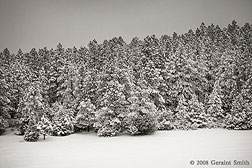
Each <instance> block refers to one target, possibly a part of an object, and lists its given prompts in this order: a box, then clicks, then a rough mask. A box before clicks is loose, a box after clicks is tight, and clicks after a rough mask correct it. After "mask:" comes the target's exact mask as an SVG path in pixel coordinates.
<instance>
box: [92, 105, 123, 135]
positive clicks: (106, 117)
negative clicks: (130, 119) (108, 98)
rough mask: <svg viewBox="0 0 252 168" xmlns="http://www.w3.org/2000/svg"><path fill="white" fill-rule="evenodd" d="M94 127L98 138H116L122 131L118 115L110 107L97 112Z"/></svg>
mask: <svg viewBox="0 0 252 168" xmlns="http://www.w3.org/2000/svg"><path fill="white" fill-rule="evenodd" d="M94 127H95V130H96V131H97V135H98V136H116V135H118V134H119V133H120V131H121V129H122V126H121V121H120V119H119V118H118V114H117V113H116V112H115V111H112V110H110V109H109V108H108V107H103V108H101V109H100V110H98V111H97V112H96V122H95V123H94Z"/></svg>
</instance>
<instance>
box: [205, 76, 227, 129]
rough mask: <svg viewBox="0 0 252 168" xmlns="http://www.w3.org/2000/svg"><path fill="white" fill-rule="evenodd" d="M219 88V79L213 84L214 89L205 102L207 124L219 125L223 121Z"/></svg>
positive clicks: (211, 125)
mask: <svg viewBox="0 0 252 168" xmlns="http://www.w3.org/2000/svg"><path fill="white" fill-rule="evenodd" d="M221 98H222V97H221V88H220V85H219V81H216V82H215V84H214V89H213V91H212V93H211V94H210V96H209V101H208V104H207V111H206V112H207V115H208V116H209V126H210V127H219V126H220V125H221V123H223V119H224V110H223V109H222V100H221Z"/></svg>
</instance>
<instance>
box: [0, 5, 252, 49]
mask: <svg viewBox="0 0 252 168" xmlns="http://www.w3.org/2000/svg"><path fill="white" fill-rule="evenodd" d="M234 19H235V20H237V22H238V24H239V25H244V23H246V22H248V23H252V0H0V51H3V49H4V48H6V47H7V48H9V49H10V50H11V52H17V50H18V49H19V48H21V49H22V50H23V51H25V52H26V51H30V49H31V48H33V47H35V48H43V47H48V48H51V47H53V48H54V47H56V45H57V44H58V43H59V42H61V43H62V44H63V46H64V47H73V46H76V47H80V46H87V44H88V42H89V41H90V40H93V39H96V40H97V41H98V42H99V43H100V42H102V41H103V40H104V39H111V38H113V37H115V36H122V37H123V39H124V40H125V41H126V42H130V41H131V39H132V38H133V37H135V36H138V37H139V38H141V39H143V38H144V37H146V36H147V35H151V34H155V35H157V36H158V37H159V36H160V35H162V34H168V35H171V34H172V33H173V32H177V33H179V34H180V33H185V32H187V31H188V30H189V29H193V30H195V28H197V27H199V25H200V23H201V22H205V23H206V24H207V25H208V24H211V23H214V24H218V25H219V26H220V27H223V26H227V24H229V23H231V21H232V20H234Z"/></svg>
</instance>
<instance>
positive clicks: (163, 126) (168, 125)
mask: <svg viewBox="0 0 252 168" xmlns="http://www.w3.org/2000/svg"><path fill="white" fill-rule="evenodd" d="M173 123H174V119H173V112H172V111H171V110H169V109H168V110H162V111H159V112H158V113H157V128H158V130H172V129H174V126H173Z"/></svg>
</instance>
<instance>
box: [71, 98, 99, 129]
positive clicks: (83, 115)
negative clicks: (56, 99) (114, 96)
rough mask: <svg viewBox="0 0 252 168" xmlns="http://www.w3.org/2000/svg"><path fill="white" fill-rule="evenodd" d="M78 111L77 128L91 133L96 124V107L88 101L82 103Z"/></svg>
mask: <svg viewBox="0 0 252 168" xmlns="http://www.w3.org/2000/svg"><path fill="white" fill-rule="evenodd" d="M78 110H79V111H78V113H77V116H76V117H75V126H76V127H77V128H80V129H87V130H88V131H89V130H90V128H92V127H93V125H94V123H95V110H96V108H95V106H94V105H93V104H92V103H91V101H90V100H89V99H88V100H87V101H82V102H81V103H80V106H79V107H78Z"/></svg>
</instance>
